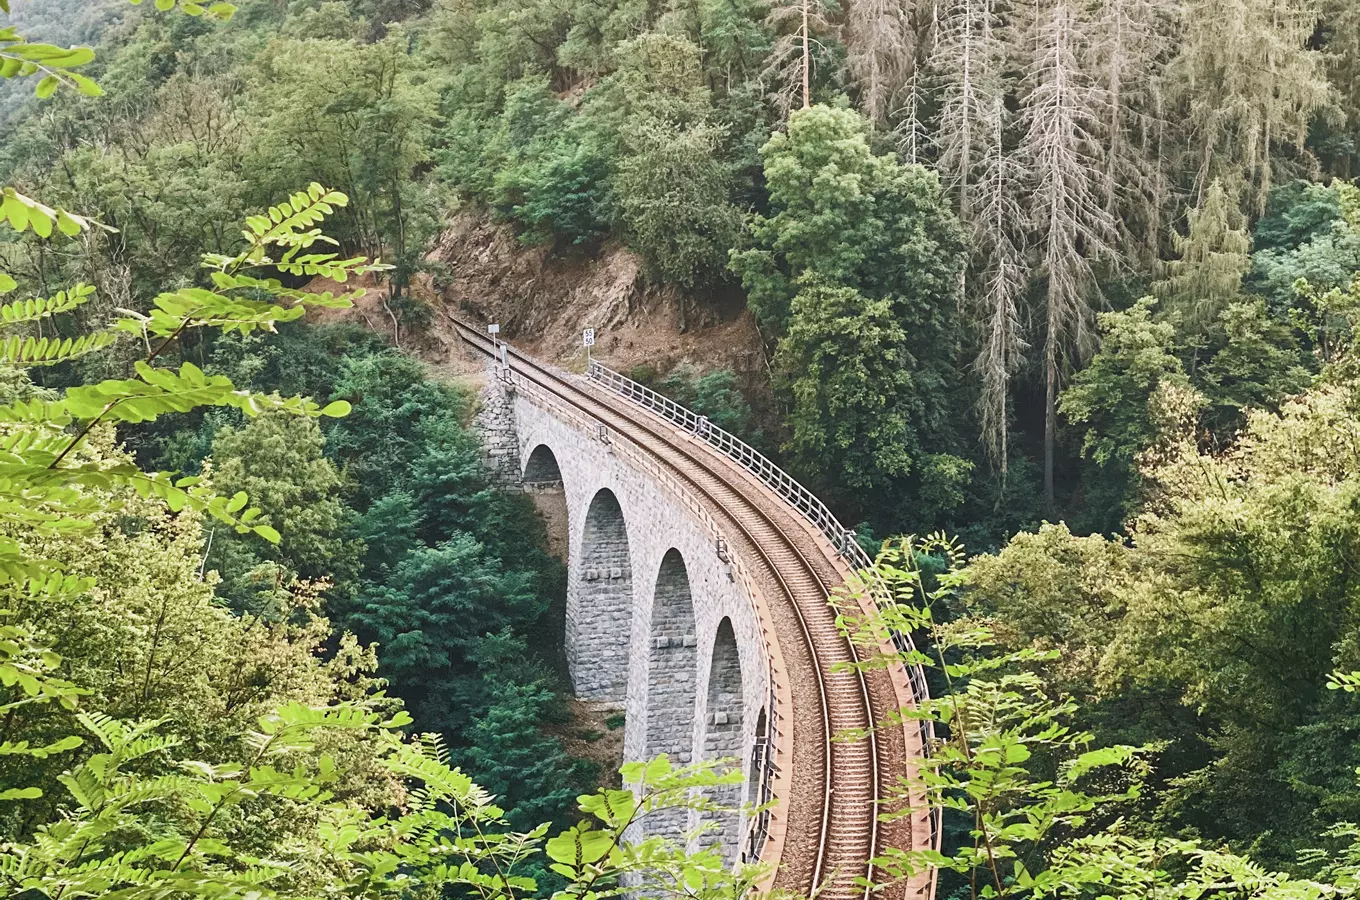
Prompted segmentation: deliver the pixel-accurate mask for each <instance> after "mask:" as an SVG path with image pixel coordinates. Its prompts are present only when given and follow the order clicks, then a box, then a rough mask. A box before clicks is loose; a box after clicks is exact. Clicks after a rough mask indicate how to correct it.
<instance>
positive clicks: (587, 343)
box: [581, 328, 595, 374]
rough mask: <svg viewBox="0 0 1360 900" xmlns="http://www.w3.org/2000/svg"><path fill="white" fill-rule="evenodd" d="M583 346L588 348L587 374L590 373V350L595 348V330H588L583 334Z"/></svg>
mask: <svg viewBox="0 0 1360 900" xmlns="http://www.w3.org/2000/svg"><path fill="white" fill-rule="evenodd" d="M581 344H582V346H584V347H585V348H586V373H587V374H589V373H590V348H591V347H594V346H595V329H594V328H587V329H586V330H585V331H582V332H581Z"/></svg>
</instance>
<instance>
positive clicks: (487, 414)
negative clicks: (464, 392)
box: [472, 365, 521, 487]
mask: <svg viewBox="0 0 1360 900" xmlns="http://www.w3.org/2000/svg"><path fill="white" fill-rule="evenodd" d="M477 400H478V404H477V414H476V415H475V416H474V417H473V419H472V424H473V426H474V427H475V428H476V429H477V431H478V432H479V433H480V434H481V436H482V464H483V465H484V466H485V467H486V471H487V474H488V475H489V476H490V478H491V482H492V483H493V484H498V485H501V486H502V487H512V486H518V485H519V484H520V472H521V469H520V457H519V435H518V434H517V433H516V430H515V406H514V386H513V385H511V384H510V383H508V382H506V381H504V380H502V379H501V378H500V377H499V372H498V367H496V366H495V365H489V366H488V367H487V381H486V384H485V385H484V386H483V387H482V389H481V390H480V391H479V392H478V394H477Z"/></svg>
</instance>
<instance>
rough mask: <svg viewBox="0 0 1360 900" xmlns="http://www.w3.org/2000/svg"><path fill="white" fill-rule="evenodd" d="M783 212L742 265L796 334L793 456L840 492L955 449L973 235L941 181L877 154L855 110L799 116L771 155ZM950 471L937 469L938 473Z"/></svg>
mask: <svg viewBox="0 0 1360 900" xmlns="http://www.w3.org/2000/svg"><path fill="white" fill-rule="evenodd" d="M761 155H762V157H763V158H764V160H765V179H766V185H767V188H768V190H769V193H770V202H771V205H772V207H773V209H774V210H775V212H774V213H773V215H771V216H769V217H764V216H757V217H756V218H755V220H754V221H753V222H752V224H751V243H752V246H751V247H749V248H748V249H745V250H742V251H740V252H734V254H733V256H732V266H733V269H734V270H735V271H737V272H738V273H740V274H741V276H742V279H743V282H744V283H745V285H746V287H747V289H748V290H749V291H750V303H751V306H752V308H753V309H754V310H755V312H756V314H757V316H759V317H760V318H761V319H762V320H763V321H764V322H765V323H766V324H767V325H768V326H769V327H770V328H772V329H774V330H776V331H777V332H779V333H781V334H784V335H786V337H785V339H784V340H783V341H782V342H781V344H780V347H779V351H778V354H777V356H776V368H777V370H778V371H779V372H780V378H781V380H782V382H781V383H782V384H783V386H784V387H783V389H784V391H785V394H786V396H787V397H788V398H789V401H788V402H789V407H790V425H791V428H792V431H793V437H792V440H791V442H790V444H789V450H790V452H791V453H793V454H794V456H795V458H796V459H797V461H798V462H799V464H800V465H801V467H802V468H804V469H805V470H806V471H808V472H810V473H813V474H815V475H816V476H817V477H818V478H819V479H821V480H823V481H824V482H827V483H829V484H832V485H835V486H837V487H841V488H846V489H853V490H855V491H865V490H866V489H878V490H881V489H883V488H885V487H887V486H889V485H891V484H893V483H895V482H896V483H901V480H902V479H904V478H906V477H908V476H910V475H912V474H916V475H918V476H920V477H924V475H925V471H924V468H923V466H922V463H923V462H924V459H923V457H924V455H925V454H929V453H932V452H948V451H950V450H953V449H954V447H953V439H952V435H951V433H950V432H951V425H950V423H949V421H948V417H947V416H944V415H941V414H940V413H941V412H942V411H943V409H944V408H946V407H947V406H948V405H949V404H950V402H951V396H952V393H951V392H952V391H953V389H954V388H955V386H956V384H957V376H956V374H955V368H954V362H955V352H956V351H957V348H958V346H959V341H958V333H957V330H956V328H955V324H956V320H955V315H956V313H957V309H958V290H959V277H960V273H961V271H962V268H963V264H964V256H963V246H964V245H963V235H962V232H961V230H960V228H959V225H958V222H957V220H956V219H955V218H954V216H953V215H952V214H951V213H950V212H949V211H948V210H947V209H946V208H945V206H944V204H943V198H942V196H941V193H940V188H939V184H938V181H937V180H936V178H935V176H933V175H931V174H930V173H928V172H927V171H925V170H924V169H922V168H921V167H919V166H903V165H901V164H900V163H898V162H897V161H896V160H895V159H893V158H892V157H891V156H887V155H878V154H875V153H874V152H873V151H872V149H871V148H870V145H869V126H868V123H867V122H866V121H865V120H864V119H863V118H861V117H860V116H859V115H858V114H857V113H854V112H851V111H850V110H846V109H837V108H834V107H824V106H817V107H813V108H810V109H805V110H802V111H800V112H797V113H795V114H794V115H793V116H792V117H791V118H790V120H789V130H788V133H787V134H776V135H775V136H774V137H773V138H771V139H770V142H769V143H768V144H766V145H765V147H764V148H763V149H762V150H761ZM938 472H939V470H938V469H937V473H938Z"/></svg>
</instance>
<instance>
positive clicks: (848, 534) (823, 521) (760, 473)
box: [586, 360, 943, 850]
mask: <svg viewBox="0 0 1360 900" xmlns="http://www.w3.org/2000/svg"><path fill="white" fill-rule="evenodd" d="M586 378H587V379H589V380H591V381H595V382H596V383H598V384H601V385H602V386H604V387H606V388H608V389H609V390H611V391H613V392H614V393H617V394H619V395H620V396H622V397H624V398H626V399H628V400H630V401H631V402H633V403H635V404H637V405H638V406H641V407H643V408H644V409H647V410H650V411H651V412H653V413H654V414H656V415H658V416H660V417H661V418H663V419H666V420H668V421H670V422H671V423H673V424H675V425H678V426H679V427H680V428H682V429H683V430H685V431H686V432H688V433H693V434H694V435H695V436H696V437H698V438H699V439H700V440H703V441H704V442H705V443H707V444H708V445H709V446H710V447H712V448H713V449H714V450H716V451H717V452H719V453H721V454H722V455H724V456H726V457H727V458H728V459H730V460H732V461H733V462H734V463H736V464H737V465H739V466H741V467H742V468H744V469H746V470H747V471H748V472H750V473H751V474H752V475H754V476H755V477H756V478H758V479H759V480H760V481H762V482H763V483H764V484H765V485H766V487H768V488H769V489H770V490H771V491H773V492H774V493H775V494H777V495H778V496H779V497H781V498H782V499H783V500H784V501H785V502H786V503H787V504H788V505H789V506H790V507H792V508H793V509H794V510H796V511H797V512H798V513H800V514H801V515H802V516H803V518H805V519H806V520H807V521H808V522H809V523H811V524H812V525H813V526H814V527H816V528H817V529H818V530H819V531H821V532H822V534H823V535H824V536H825V537H826V539H827V541H829V542H830V544H831V546H832V547H833V548H834V549H835V550H836V552H837V553H838V554H839V555H840V557H841V558H842V560H844V561H845V563H846V565H847V566H849V567H850V569H851V571H852V572H853V573H858V574H860V575H861V577H862V579H863V586H864V589H865V592H866V593H867V594H868V596H869V597H870V599H871V600H872V601H873V603H874V605H875V606H876V607H879V608H882V607H883V606H885V605H889V604H892V603H895V602H896V601H895V598H894V597H893V595H892V592H891V591H890V590H889V589H888V587H887V585H886V584H885V583H884V582H883V580H882V578H881V577H880V576H879V574H878V572H877V570H876V568H875V566H874V563H873V561H872V560H870V559H869V555H868V554H867V553H866V552H865V551H864V548H863V547H861V546H860V544H859V541H858V540H857V539H856V535H855V532H854V530H853V529H849V528H846V527H845V526H844V525H842V524H841V523H840V521H839V520H837V519H836V516H835V515H834V514H833V513H832V512H831V510H830V509H829V508H828V507H827V506H826V504H825V503H823V502H822V501H821V500H820V499H819V498H818V497H817V496H816V495H815V494H813V493H812V492H811V491H809V490H808V489H807V488H805V487H803V485H802V484H800V483H799V482H798V480H797V479H795V478H794V477H793V476H792V475H790V474H789V473H787V472H785V471H784V470H783V469H781V468H780V467H779V466H777V465H775V464H774V462H772V461H771V460H770V459H769V458H768V457H767V456H765V454H763V453H761V452H760V451H759V450H756V449H755V448H754V447H752V446H751V445H750V444H748V443H746V442H745V441H743V440H742V439H741V438H739V437H737V436H736V435H734V434H732V433H731V432H729V431H727V430H725V429H723V428H721V427H719V426H717V425H714V424H713V423H712V422H710V421H709V420H708V417H707V416H700V415H698V414H697V413H695V412H693V411H691V410H689V409H687V408H686V407H684V406H681V405H680V404H679V403H676V402H675V401H674V400H672V399H670V398H669V397H666V396H664V395H663V394H659V393H657V392H656V391H654V390H652V389H651V388H649V387H647V386H646V385H642V384H639V383H638V382H636V381H634V380H633V379H631V378H629V377H628V376H626V375H622V374H620V373H619V372H616V371H614V370H613V369H611V368H609V367H608V366H605V365H604V364H602V363H600V362H598V361H595V360H592V361H591V362H590V364H589V366H588V368H587V371H586ZM891 638H892V642H893V645H894V647H896V649H897V650H898V651H899V652H900V653H901V654H902V655H903V656H904V657H906V659H907V660H908V661H907V662H904V663H903V668H904V669H905V671H906V677H907V681H908V682H909V684H910V686H911V692H912V699H913V701H921V700H924V699H926V698H927V697H929V696H930V690H929V685H928V684H927V682H926V674H925V668H924V667H923V666H922V665H921V664H920V662H918V661H916V656H917V652H916V645H915V642H914V641H913V640H912V637H911V635H910V634H907V633H905V632H900V631H894V632H892V634H891ZM916 729H917V736H918V740H919V741H920V743H921V752H922V754H925V753H928V752H929V751H930V747H931V746H932V744H933V742H934V739H935V726H934V722H933V721H931V720H930V719H926V718H921V719H917V720H916ZM928 816H929V827H930V846H931V847H932V848H934V849H937V850H938V849H939V848H940V841H941V839H942V833H941V826H942V821H943V810H940V809H931V810H930V811H929V814H928Z"/></svg>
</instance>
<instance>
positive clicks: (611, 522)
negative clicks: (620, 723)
mask: <svg viewBox="0 0 1360 900" xmlns="http://www.w3.org/2000/svg"><path fill="white" fill-rule="evenodd" d="M573 582H574V585H573V586H574V587H575V590H574V591H572V592H571V593H570V595H569V596H568V597H567V628H566V632H567V641H566V643H567V659H568V663H569V668H570V670H571V682H572V687H573V688H574V689H575V691H576V696H578V697H580V698H581V699H582V700H593V701H597V702H602V703H610V704H615V705H622V704H623V701H624V698H625V697H626V696H627V693H628V643H629V635H630V633H631V624H632V611H633V570H632V565H631V560H630V556H629V552H628V527H627V524H626V523H625V522H624V518H623V508H622V507H621V506H620V505H619V499H618V497H616V496H615V495H614V492H613V491H611V490H609V489H608V488H601V489H600V490H599V491H597V492H596V493H595V496H594V497H593V498H592V499H591V501H590V507H589V509H588V510H587V512H586V518H585V525H584V526H583V528H582V531H581V554H580V560H579V562H578V564H577V567H576V572H575V573H574V577H573Z"/></svg>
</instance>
